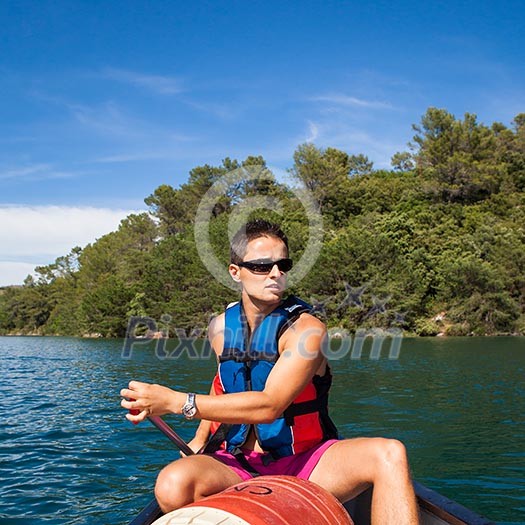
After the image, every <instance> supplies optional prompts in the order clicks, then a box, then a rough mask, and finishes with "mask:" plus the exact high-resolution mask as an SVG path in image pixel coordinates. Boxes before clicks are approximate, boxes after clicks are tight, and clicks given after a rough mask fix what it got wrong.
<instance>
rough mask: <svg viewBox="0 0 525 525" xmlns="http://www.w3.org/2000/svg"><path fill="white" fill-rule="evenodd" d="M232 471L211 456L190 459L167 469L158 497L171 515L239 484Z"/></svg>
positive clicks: (161, 476)
mask: <svg viewBox="0 0 525 525" xmlns="http://www.w3.org/2000/svg"><path fill="white" fill-rule="evenodd" d="M241 481H242V479H241V478H240V477H239V476H238V475H237V474H235V472H233V471H232V470H231V469H230V468H229V467H227V466H226V465H223V464H222V463H220V462H219V461H217V460H216V459H213V458H211V457H209V456H202V455H198V456H189V457H186V458H181V459H179V460H177V461H174V462H173V463H170V464H169V465H168V466H166V467H164V468H163V469H162V470H161V471H160V473H159V476H158V478H157V483H156V485H155V497H156V498H157V501H158V503H159V506H160V508H161V509H162V511H163V512H170V511H172V510H175V509H178V508H180V507H183V506H184V505H187V504H188V503H192V502H194V501H197V500H199V499H201V498H204V497H205V496H210V495H212V494H216V493H217V492H221V491H222V490H225V489H227V488H228V487H231V486H232V485H235V484H236V483H240V482H241Z"/></svg>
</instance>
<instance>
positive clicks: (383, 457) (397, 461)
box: [376, 438, 408, 471]
mask: <svg viewBox="0 0 525 525" xmlns="http://www.w3.org/2000/svg"><path fill="white" fill-rule="evenodd" d="M376 457H377V460H378V466H379V468H380V469H387V470H394V471H400V470H406V469H407V468H408V458H407V451H406V448H405V445H403V443H401V441H398V440H397V439H387V438H378V441H377V442H376Z"/></svg>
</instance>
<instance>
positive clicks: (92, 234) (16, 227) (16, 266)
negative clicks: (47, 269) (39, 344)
mask: <svg viewBox="0 0 525 525" xmlns="http://www.w3.org/2000/svg"><path fill="white" fill-rule="evenodd" d="M130 213H136V210H123V209H119V210H113V209H109V208H93V207H65V206H35V207H30V206H0V285H8V284H21V282H22V281H23V279H24V278H25V277H26V275H27V274H28V273H30V272H31V270H32V268H34V266H38V265H42V264H50V263H52V262H54V260H55V259H56V258H57V257H59V256H61V255H66V254H68V253H69V252H70V250H71V249H72V248H73V247H75V246H82V247H83V246H85V245H86V244H88V243H91V242H93V241H95V240H96V239H97V238H99V237H101V236H102V235H105V234H106V233H109V232H111V231H115V230H116V229H117V228H118V226H119V223H120V221H121V220H122V219H123V218H125V217H126V216H127V215H129V214H130Z"/></svg>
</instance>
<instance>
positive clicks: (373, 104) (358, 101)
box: [310, 94, 393, 109]
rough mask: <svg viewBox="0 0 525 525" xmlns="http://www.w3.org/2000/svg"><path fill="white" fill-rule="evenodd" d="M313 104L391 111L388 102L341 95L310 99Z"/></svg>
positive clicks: (391, 107)
mask: <svg viewBox="0 0 525 525" xmlns="http://www.w3.org/2000/svg"><path fill="white" fill-rule="evenodd" d="M310 100H312V101H313V102H327V103H329V104H334V105H337V106H346V107H360V108H368V109H393V106H392V104H390V103H389V102H381V101H378V100H365V99H362V98H357V97H351V96H348V95H343V94H331V95H319V96H316V97H311V98H310Z"/></svg>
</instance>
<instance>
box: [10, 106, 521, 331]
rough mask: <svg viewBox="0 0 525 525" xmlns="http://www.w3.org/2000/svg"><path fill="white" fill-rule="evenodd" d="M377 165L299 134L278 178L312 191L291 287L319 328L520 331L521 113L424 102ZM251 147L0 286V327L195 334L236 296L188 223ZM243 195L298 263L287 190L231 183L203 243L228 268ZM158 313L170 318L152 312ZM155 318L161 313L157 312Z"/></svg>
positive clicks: (294, 210)
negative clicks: (458, 110)
mask: <svg viewBox="0 0 525 525" xmlns="http://www.w3.org/2000/svg"><path fill="white" fill-rule="evenodd" d="M413 129H414V137H413V140H412V142H411V143H410V144H408V147H407V151H404V152H399V153H396V154H395V155H394V156H393V157H392V169H391V170H376V169H374V166H373V163H372V162H371V161H370V160H369V159H368V158H367V157H366V156H365V155H363V154H351V153H347V152H344V151H341V150H338V149H335V148H318V147H316V146H315V145H313V144H310V143H307V144H303V145H300V146H299V147H298V148H297V150H296V151H295V153H294V157H293V165H292V167H291V168H290V170H289V175H290V178H291V179H292V180H294V181H295V182H296V183H297V185H298V184H299V183H302V185H303V186H304V187H306V188H307V189H308V190H309V192H310V194H311V195H312V196H313V198H314V199H315V201H316V204H317V206H318V209H319V210H320V212H321V214H322V219H323V233H324V236H323V243H322V249H321V251H320V254H319V256H318V257H317V260H316V262H315V264H314V265H313V267H312V268H311V270H310V271H309V273H308V274H307V275H306V277H304V278H303V279H302V280H301V281H300V282H298V283H296V284H295V285H294V286H293V289H292V291H293V292H294V293H296V294H297V295H299V296H300V297H302V298H304V299H305V300H307V301H309V302H311V303H312V304H313V305H314V306H315V309H316V310H317V311H318V314H319V315H320V316H322V317H323V318H324V319H325V320H326V322H327V323H328V325H329V326H330V327H340V328H343V329H347V330H350V331H352V330H356V329H357V328H368V327H383V328H388V327H399V328H401V329H402V330H403V331H404V332H405V333H408V334H418V335H437V334H445V335H490V334H525V314H524V304H525V114H519V115H518V116H516V117H515V119H514V120H513V123H512V125H511V127H507V126H504V125H503V124H501V123H494V124H492V125H491V126H488V125H485V124H482V123H480V122H478V121H477V118H476V116H475V115H472V114H465V115H464V117H463V119H459V118H456V117H455V116H453V115H452V114H450V113H449V112H448V111H446V110H443V109H436V108H430V109H428V110H427V112H426V113H425V115H423V117H422V118H421V122H420V123H419V124H418V125H414V126H413ZM255 165H265V161H264V159H263V158H262V157H258V156H253V157H248V158H247V159H245V160H244V161H242V162H239V161H236V160H231V159H229V158H226V159H225V160H224V161H223V162H222V165H220V166H209V165H204V166H199V167H196V168H194V169H193V170H192V171H191V172H190V174H189V178H188V180H187V182H186V183H185V184H183V185H181V186H180V187H178V188H174V187H172V186H169V185H167V184H164V185H161V186H159V187H158V188H156V189H155V190H154V191H153V193H152V194H151V195H150V196H148V197H147V198H146V199H145V202H146V204H147V206H148V207H149V213H142V214H137V215H130V216H128V217H127V218H126V219H124V220H123V221H122V222H121V224H120V227H119V229H118V230H117V231H115V232H112V233H109V234H107V235H105V236H103V237H101V238H100V239H98V240H97V241H96V242H94V243H93V244H90V245H88V246H86V247H85V248H83V249H81V248H78V247H75V248H73V249H72V250H71V252H70V253H69V254H67V255H64V256H62V257H59V258H58V259H57V260H56V261H55V262H54V263H52V264H49V265H48V266H42V267H38V268H36V273H35V277H31V276H29V277H27V279H26V280H25V282H24V285H23V286H16V287H15V286H13V287H5V288H2V289H0V334H40V335H92V336H93V335H98V336H104V337H122V336H123V335H124V334H125V333H126V327H127V325H128V319H129V318H130V317H131V316H147V317H151V318H152V319H155V320H160V319H161V318H162V319H165V320H169V329H170V335H172V336H173V335H177V334H180V333H181V332H180V330H185V331H187V333H189V332H190V331H194V332H195V331H199V330H202V328H204V327H205V326H206V323H207V321H208V319H209V318H210V316H211V315H214V314H215V313H218V312H220V311H222V310H223V309H224V307H225V305H226V304H227V303H228V302H230V301H232V300H234V299H235V298H236V297H237V293H236V292H235V291H234V290H231V289H230V288H227V287H226V286H224V285H223V284H220V283H219V282H218V281H217V280H216V279H214V278H213V277H212V276H211V275H210V273H209V272H208V270H207V269H206V267H205V265H204V264H203V263H202V261H201V258H200V256H199V253H198V251H197V246H196V241H195V236H194V222H195V215H196V211H197V208H198V206H199V203H200V202H201V200H202V197H203V196H204V195H205V193H206V192H207V191H208V190H209V188H211V187H212V185H213V184H214V183H215V182H216V181H218V180H219V179H221V177H223V176H224V175H225V174H227V173H229V172H231V171H232V170H236V169H239V168H242V167H243V166H244V167H249V166H255ZM254 197H259V198H261V197H272V198H273V199H274V201H276V202H278V203H279V206H278V210H274V211H272V210H269V209H261V210H259V211H258V212H257V213H256V215H258V216H261V215H262V216H265V217H269V218H271V219H276V220H278V221H279V222H280V223H281V224H282V227H283V229H284V230H285V231H286V232H287V233H288V236H289V238H290V245H291V255H292V257H293V258H294V259H296V260H297V259H299V258H300V257H301V254H302V252H303V251H304V250H305V247H306V245H307V242H308V239H309V222H308V216H307V213H306V211H305V209H304V207H303V206H302V204H301V201H300V200H299V199H298V198H297V191H293V186H286V185H284V184H283V183H282V182H279V181H278V180H277V179H275V178H274V179H273V180H269V179H266V180H264V181H259V182H258V181H253V180H246V181H244V182H243V181H241V182H240V183H238V184H236V185H234V187H231V188H229V189H228V191H227V192H225V193H224V195H223V196H222V198H221V199H219V200H218V201H217V202H216V203H215V206H214V207H213V213H212V216H211V220H210V223H209V234H210V241H211V244H212V245H213V247H214V251H215V254H216V256H217V257H218V258H219V260H221V261H222V262H223V264H224V267H226V265H227V262H228V249H227V248H228V247H227V239H228V227H229V220H230V218H231V217H232V216H234V215H235V214H239V213H240V211H241V210H242V209H243V203H245V202H248V201H249V200H250V199H252V201H253V198H254ZM167 316H169V317H167ZM166 322H167V323H168V321H166Z"/></svg>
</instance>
